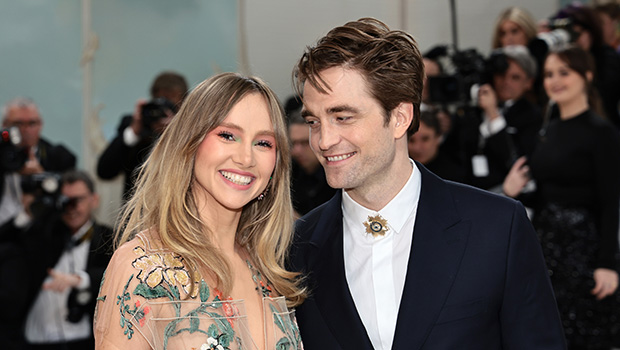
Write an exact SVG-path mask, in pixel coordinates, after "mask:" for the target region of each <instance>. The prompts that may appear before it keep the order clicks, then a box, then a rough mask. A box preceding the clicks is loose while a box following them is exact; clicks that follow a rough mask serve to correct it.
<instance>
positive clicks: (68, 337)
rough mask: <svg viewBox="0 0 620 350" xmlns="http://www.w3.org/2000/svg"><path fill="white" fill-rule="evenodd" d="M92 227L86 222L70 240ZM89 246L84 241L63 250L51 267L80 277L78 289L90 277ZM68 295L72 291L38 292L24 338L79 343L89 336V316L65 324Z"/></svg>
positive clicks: (86, 282)
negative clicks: (88, 268) (88, 264)
mask: <svg viewBox="0 0 620 350" xmlns="http://www.w3.org/2000/svg"><path fill="white" fill-rule="evenodd" d="M92 225H93V222H92V221H88V222H87V223H86V224H85V225H84V226H82V227H81V228H80V229H79V230H78V231H77V232H76V233H75V234H74V235H73V236H72V237H71V239H73V240H74V241H78V240H79V239H80V238H81V237H82V236H83V235H85V234H86V232H88V230H89V229H90V228H91V226H92ZM90 243H91V240H90V239H86V240H84V241H82V242H81V243H79V244H78V245H76V246H74V247H72V248H70V249H65V251H64V252H63V253H62V255H61V256H60V259H59V260H58V263H56V266H54V270H56V271H59V272H63V273H74V274H77V275H79V276H80V285H79V286H78V289H84V288H86V287H87V286H88V285H90V276H89V275H88V274H87V273H86V264H87V263H88V252H89V250H90ZM49 281H51V277H49V276H48V277H47V278H46V279H45V281H43V283H45V282H49ZM70 292H71V288H68V289H66V290H65V291H64V292H62V293H58V292H54V291H51V290H43V289H41V291H40V292H39V295H38V296H37V298H36V300H35V302H34V304H33V306H32V309H30V312H29V313H28V318H27V319H26V339H27V340H28V342H29V343H33V344H45V343H58V342H63V341H72V340H81V339H85V338H88V337H89V336H90V334H91V328H92V324H91V322H90V317H89V316H88V315H84V317H82V319H81V320H80V321H79V322H77V323H72V322H69V321H67V315H68V313H69V310H68V308H67V300H68V298H69V293H70Z"/></svg>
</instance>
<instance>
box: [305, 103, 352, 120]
mask: <svg viewBox="0 0 620 350" xmlns="http://www.w3.org/2000/svg"><path fill="white" fill-rule="evenodd" d="M326 112H327V114H336V113H342V112H349V113H359V109H357V108H355V107H352V106H349V105H341V106H334V107H330V108H328V109H327V110H326ZM301 116H302V117H303V118H305V117H312V116H314V114H312V112H310V111H309V110H307V109H305V108H304V109H302V110H301Z"/></svg>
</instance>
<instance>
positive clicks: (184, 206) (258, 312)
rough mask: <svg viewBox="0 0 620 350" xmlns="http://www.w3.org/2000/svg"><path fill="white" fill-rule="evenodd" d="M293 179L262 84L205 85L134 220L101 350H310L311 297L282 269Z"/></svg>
mask: <svg viewBox="0 0 620 350" xmlns="http://www.w3.org/2000/svg"><path fill="white" fill-rule="evenodd" d="M289 168H290V160H289V147H288V141H287V138H286V127H285V122H284V120H283V116H282V112H281V110H280V106H279V104H278V101H277V98H276V97H275V95H274V94H273V92H272V91H271V90H270V89H269V88H268V87H267V86H266V85H265V84H264V83H263V82H262V81H261V80H259V79H256V78H246V77H241V76H239V75H237V74H233V73H224V74H220V75H217V76H215V77H212V78H210V79H208V80H206V81H204V82H203V83H201V84H200V85H198V86H197V87H196V88H195V89H194V90H193V91H192V92H191V93H190V94H189V96H188V97H187V99H186V100H185V101H184V103H183V105H182V106H181V109H180V110H179V112H178V114H177V116H176V117H175V118H174V119H173V121H172V122H171V124H170V125H169V126H168V127H167V128H166V130H165V131H164V133H163V134H162V136H161V138H160V140H159V141H158V143H157V144H156V145H155V147H154V149H153V151H152V154H151V155H150V156H149V158H148V159H147V161H146V162H145V164H144V165H143V167H142V168H141V170H140V174H139V178H138V181H137V184H136V190H135V193H134V195H133V197H132V199H131V200H130V201H129V202H128V203H127V205H126V207H125V208H124V209H123V213H122V216H121V220H120V223H121V225H120V228H119V229H118V231H117V237H118V238H119V245H120V247H118V249H117V250H116V252H115V253H114V256H113V257H112V260H111V262H110V265H109V266H108V269H107V273H106V276H105V279H104V282H103V283H102V287H101V291H100V296H99V298H98V305H97V315H96V318H95V327H94V329H95V338H96V343H97V348H98V349H151V348H152V349H201V350H203V349H275V348H276V344H278V346H284V347H286V348H290V349H298V348H301V341H300V338H299V332H298V331H297V327H296V325H295V321H294V318H293V317H292V315H291V313H290V311H289V310H288V309H287V305H286V304H287V302H288V305H289V306H295V305H297V304H299V303H301V301H302V300H303V298H304V291H303V290H302V289H300V288H299V287H298V286H297V284H296V282H295V277H296V274H294V273H290V272H287V271H286V270H285V269H284V268H283V267H282V266H283V260H284V257H285V255H286V252H287V249H288V246H289V242H290V239H291V232H292V207H291V201H290V193H289V186H290V183H289V178H290V176H289V171H290V169H289ZM285 298H286V300H285Z"/></svg>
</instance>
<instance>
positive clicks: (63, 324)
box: [0, 171, 112, 349]
mask: <svg viewBox="0 0 620 350" xmlns="http://www.w3.org/2000/svg"><path fill="white" fill-rule="evenodd" d="M61 194H62V197H60V198H61V199H62V200H60V201H59V202H58V203H64V204H63V205H62V208H61V209H59V205H60V204H55V205H49V207H48V208H47V209H48V210H47V211H41V210H40V211H39V216H38V217H33V218H32V221H31V222H30V223H26V225H25V227H21V226H23V223H21V224H20V223H19V222H15V223H9V224H7V225H5V226H4V227H2V231H1V232H2V234H3V235H6V234H7V233H10V234H11V235H12V236H13V237H16V240H15V241H14V242H15V247H16V249H17V250H18V251H19V252H20V253H21V254H22V256H27V257H29V258H28V259H25V263H24V264H23V265H17V266H12V267H11V268H12V269H17V270H19V269H22V270H21V271H23V274H22V276H21V277H20V279H19V280H13V281H6V280H5V279H4V278H3V279H1V280H0V281H2V283H8V285H10V284H17V285H19V286H21V288H20V289H19V290H18V291H16V296H15V297H19V298H21V297H22V296H23V297H25V300H26V305H25V307H24V309H23V312H17V313H15V314H12V315H10V317H11V319H10V320H5V319H3V323H5V322H6V323H10V324H15V325H17V327H19V326H22V327H23V329H24V330H23V333H21V332H20V334H21V335H22V336H23V339H24V340H25V342H26V343H27V344H28V348H29V349H94V338H93V336H92V320H93V312H94V308H95V299H96V297H97V293H98V290H99V286H100V284H101V280H102V278H103V272H104V270H105V268H106V266H107V264H108V262H109V259H110V256H111V253H112V240H111V238H112V230H111V229H110V228H108V227H106V226H102V225H99V224H97V223H96V222H95V220H94V218H93V212H94V210H95V209H96V208H97V207H98V204H99V197H98V195H97V194H96V193H95V189H94V184H93V182H92V180H91V179H90V177H89V176H88V175H87V174H86V173H84V172H82V171H70V172H67V173H65V174H64V175H63V177H62V179H61ZM11 224H12V225H11ZM2 272H3V273H5V272H6V268H5V266H3V270H2ZM4 276H6V275H4ZM2 290H3V292H4V293H6V290H5V286H3V288H2ZM9 297H10V296H9ZM11 300H14V298H11ZM11 307H12V308H13V307H14V306H11ZM4 336H7V335H6V333H3V337H4ZM11 336H12V337H15V335H9V337H11Z"/></svg>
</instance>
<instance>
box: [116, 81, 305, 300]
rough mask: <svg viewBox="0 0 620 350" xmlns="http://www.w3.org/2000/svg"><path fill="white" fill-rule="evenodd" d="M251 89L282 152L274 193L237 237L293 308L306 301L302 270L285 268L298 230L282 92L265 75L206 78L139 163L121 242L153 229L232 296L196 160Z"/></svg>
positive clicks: (251, 208)
mask: <svg viewBox="0 0 620 350" xmlns="http://www.w3.org/2000/svg"><path fill="white" fill-rule="evenodd" d="M248 94H260V95H261V96H263V97H264V98H265V101H266V103H267V106H268V108H269V114H270V116H271V122H272V124H273V128H274V132H275V138H276V147H277V151H276V154H277V155H276V165H275V169H274V171H273V175H272V179H271V181H270V183H269V184H268V185H267V186H268V187H269V192H268V194H267V195H266V197H265V198H264V199H263V200H262V201H258V200H256V199H254V200H252V201H251V202H250V203H248V204H246V205H245V207H244V208H243V210H242V213H241V218H240V220H239V224H238V227H237V234H236V241H237V243H238V244H239V245H241V246H242V247H245V248H246V250H247V251H248V253H249V254H250V256H251V258H252V260H253V263H254V264H256V267H257V268H258V269H259V270H260V271H261V273H262V274H263V275H264V276H265V277H266V278H267V280H269V281H270V282H271V283H272V285H273V287H274V288H275V290H276V291H277V292H278V293H279V294H281V295H284V296H285V297H287V299H288V300H289V303H290V304H291V305H297V304H299V303H301V302H302V301H303V299H304V297H305V291H304V290H303V289H301V288H300V287H298V282H296V277H297V274H296V273H293V272H289V271H286V269H285V268H284V260H285V258H286V254H287V252H288V248H289V246H290V243H291V238H292V232H293V210H292V206H291V197H290V167H291V164H290V163H291V161H290V150H289V144H288V137H287V129H286V123H285V121H284V117H283V113H282V110H281V107H280V104H279V102H278V99H277V97H276V96H275V94H274V93H273V91H271V89H270V88H269V87H268V86H267V85H266V84H265V83H264V82H263V81H262V80H260V79H258V78H255V77H243V76H241V75H238V74H235V73H222V74H219V75H216V76H214V77H212V78H209V79H207V80H205V81H203V82H202V83H201V84H199V85H198V86H197V87H196V88H195V89H194V90H193V91H192V92H191V93H190V94H189V95H188V96H187V98H186V99H185V101H184V102H183V104H182V106H181V108H180V110H179V112H178V113H177V115H176V116H175V117H174V118H173V120H172V122H171V123H170V125H168V127H167V128H166V130H165V131H164V132H163V133H162V135H161V137H160V139H159V140H158V141H157V143H156V144H155V146H154V148H153V150H152V152H151V154H150V156H149V157H148V159H147V160H146V161H145V163H144V164H143V165H142V166H141V167H140V170H139V174H138V178H137V182H136V185H135V192H134V194H133V196H132V197H131V199H130V200H129V201H128V202H127V204H126V205H125V206H124V207H123V210H122V212H121V216H120V220H119V223H118V225H117V229H116V237H117V239H116V241H117V242H118V244H119V245H120V244H122V243H124V242H127V241H128V240H130V239H132V238H133V237H134V235H135V234H136V233H138V232H141V231H144V230H153V231H154V232H157V234H158V235H159V237H160V238H161V242H162V244H163V246H164V247H165V248H167V249H170V250H171V251H173V252H175V253H178V254H180V255H181V256H182V257H183V258H184V259H185V260H186V261H187V262H188V263H189V265H188V266H195V267H197V266H206V267H207V268H208V269H209V271H210V273H212V274H213V277H214V278H215V280H216V283H217V286H218V288H219V289H220V290H221V291H222V292H223V293H225V294H228V293H230V291H231V290H232V280H233V279H232V274H231V269H230V266H229V264H228V263H227V262H226V260H225V258H224V256H223V255H222V254H221V253H220V252H219V250H218V249H217V248H216V247H215V246H214V244H213V242H212V241H211V240H210V239H205V237H210V236H211V234H212V232H211V231H210V228H209V223H208V222H203V221H201V219H200V215H199V213H198V209H197V205H196V200H195V198H194V194H193V193H192V187H193V186H192V185H193V182H194V181H195V177H194V162H195V157H196V151H197V149H198V147H199V145H200V144H201V142H202V141H203V139H204V137H205V135H206V134H207V133H209V132H210V131H211V130H213V129H214V128H216V127H217V126H218V125H220V124H221V123H222V121H223V120H224V119H225V118H226V116H227V115H228V113H229V112H230V110H231V109H232V108H233V106H235V104H237V103H238V102H239V101H240V100H241V99H242V98H243V97H245V96H246V95H248ZM190 270H191V269H190ZM192 277H193V276H192Z"/></svg>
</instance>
